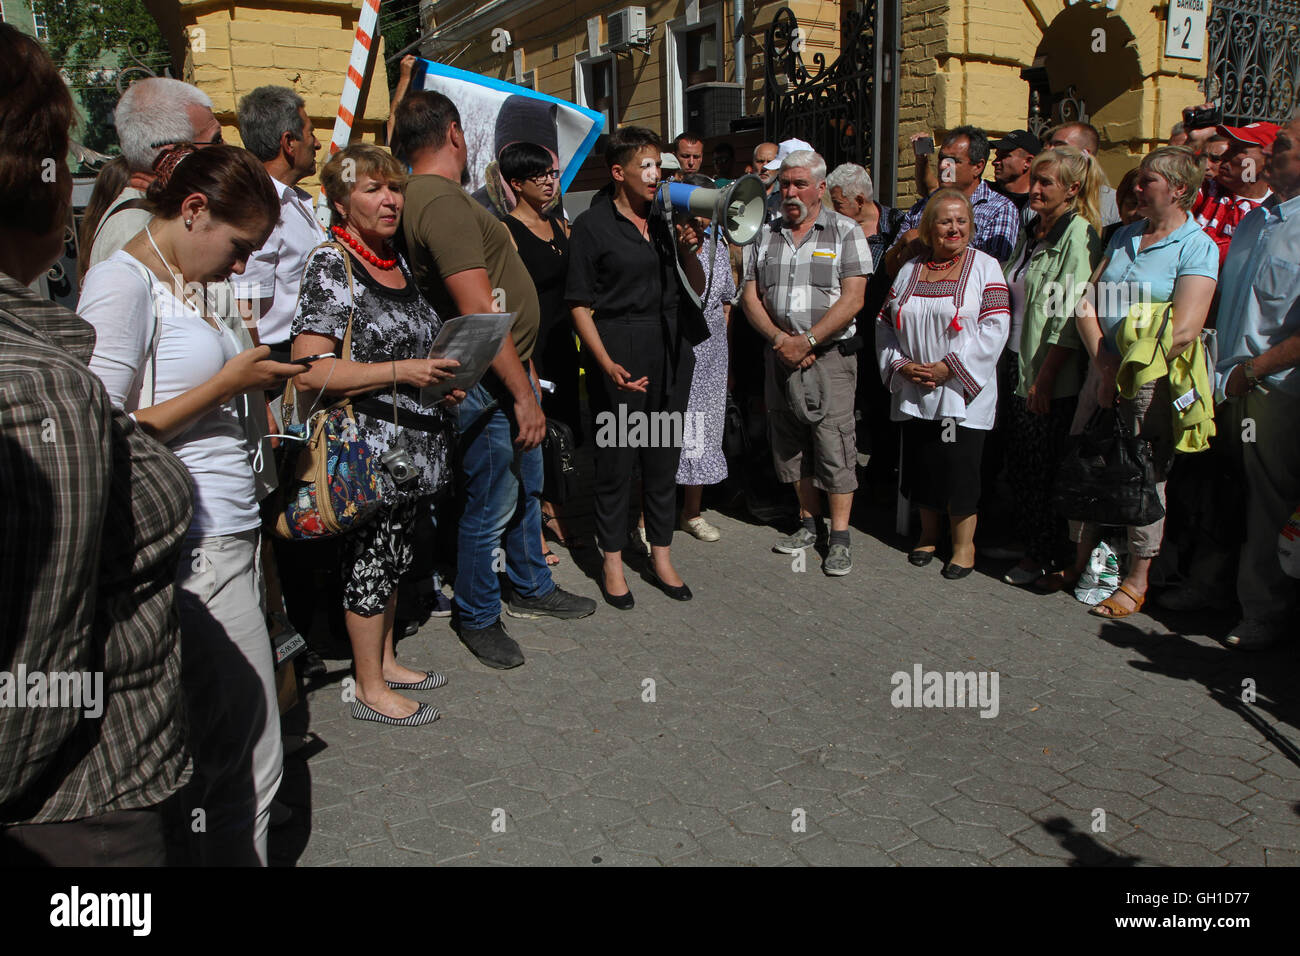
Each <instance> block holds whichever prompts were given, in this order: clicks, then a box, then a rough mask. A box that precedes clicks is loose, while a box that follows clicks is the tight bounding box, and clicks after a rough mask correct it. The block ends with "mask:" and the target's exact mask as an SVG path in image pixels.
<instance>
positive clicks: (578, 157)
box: [411, 59, 605, 194]
mask: <svg viewBox="0 0 1300 956" xmlns="http://www.w3.org/2000/svg"><path fill="white" fill-rule="evenodd" d="M411 87H412V89H417V90H437V91H438V92H439V93H442V94H444V95H446V96H447V97H449V98H450V99H451V101H452V102H453V103H455V104H456V109H457V110H458V111H459V112H460V120H461V127H462V128H463V129H464V130H465V138H466V146H467V148H468V151H469V163H468V173H469V180H470V181H469V183H468V185H467V188H468V189H469V190H470V191H471V192H474V193H480V194H481V193H483V192H484V187H485V185H486V182H487V174H488V167H489V166H490V165H491V166H493V172H495V165H494V164H495V163H496V160H497V157H498V156H499V155H500V153H501V150H502V149H504V148H505V147H506V146H509V145H510V144H511V143H519V142H532V143H537V144H538V145H540V146H544V147H546V148H547V149H549V150H550V151H551V153H552V154H553V155H554V156H555V163H556V168H557V169H559V170H560V190H559V191H560V192H561V193H562V192H564V191H565V190H566V189H568V187H569V184H570V183H571V182H573V177H574V176H576V175H577V173H578V169H579V167H581V166H582V163H583V160H585V159H586V158H587V155H588V154H589V153H590V152H591V149H592V147H593V146H595V144H596V138H597V137H598V136H599V135H600V132H601V129H602V127H603V126H604V122H605V118H604V116H603V115H602V114H600V113H597V112H595V111H594V110H589V109H587V108H586V107H583V106H578V105H577V104H575V103H569V102H566V101H565V100H561V99H557V98H556V97H554V96H547V95H546V94H545V93H538V92H536V91H535V90H530V89H528V88H527V87H523V86H517V85H515V84H514V83H507V82H506V81H505V80H496V79H492V78H491V77H487V76H480V75H479V74H477V73H470V72H468V71H466V70H458V69H456V68H455V67H451V66H445V65H443V64H441V63H434V62H432V61H430V60H423V59H422V60H420V61H418V63H417V64H416V67H415V70H414V72H413V73H412V75H411Z"/></svg>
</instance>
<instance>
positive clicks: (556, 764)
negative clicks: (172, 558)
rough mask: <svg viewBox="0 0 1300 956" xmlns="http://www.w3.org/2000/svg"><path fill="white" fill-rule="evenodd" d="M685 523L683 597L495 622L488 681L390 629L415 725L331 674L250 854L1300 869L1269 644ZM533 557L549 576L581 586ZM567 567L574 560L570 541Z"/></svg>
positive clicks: (880, 544)
mask: <svg viewBox="0 0 1300 956" xmlns="http://www.w3.org/2000/svg"><path fill="white" fill-rule="evenodd" d="M709 517H710V520H712V521H714V522H715V523H716V524H717V525H718V526H719V527H720V529H721V530H722V534H723V540H722V541H721V542H719V543H716V544H704V543H701V542H698V541H696V540H695V539H693V538H690V537H689V536H686V535H678V536H677V537H676V538H675V539H674V545H675V547H674V558H675V560H676V562H677V566H678V569H679V570H680V571H681V573H682V576H683V577H684V578H685V580H686V581H687V582H689V583H690V585H691V588H692V589H693V590H694V592H695V600H694V601H692V602H690V603H686V604H679V603H677V602H675V601H672V600H670V599H669V598H667V597H666V596H664V595H663V594H661V593H660V592H658V591H656V590H655V589H653V588H652V587H651V586H650V585H649V584H648V583H647V582H646V581H644V580H642V579H639V578H638V577H637V576H635V575H631V574H630V575H629V581H630V583H631V585H632V590H633V593H634V594H635V595H636V599H637V604H636V608H635V609H634V610H633V611H631V612H619V611H615V610H614V609H612V608H610V607H608V606H607V605H605V604H603V603H602V604H601V605H600V607H599V609H598V610H597V612H596V614H595V615H594V616H592V617H590V618H587V619H585V620H581V621H575V622H565V621H556V620H540V621H516V620H510V619H507V626H508V628H509V630H510V632H511V634H512V635H513V636H514V637H515V638H516V639H517V640H518V641H519V642H520V643H521V644H522V645H523V648H524V652H525V654H526V655H527V658H528V661H527V663H526V664H525V665H524V666H523V667H521V668H518V669H516V670H512V671H505V672H502V671H494V670H490V669H488V668H486V667H484V666H482V665H481V664H479V663H478V662H477V661H476V660H475V659H474V658H473V657H472V656H471V655H470V654H469V652H468V651H466V650H465V649H464V648H463V647H462V646H461V645H460V643H459V641H458V640H457V639H456V637H455V635H454V633H453V632H452V631H451V629H450V627H449V626H448V622H447V621H446V620H445V619H434V620H432V621H430V622H429V623H428V624H427V625H426V626H425V627H424V628H423V629H422V630H421V631H420V633H419V634H418V635H417V636H416V637H414V638H410V639H407V640H406V641H403V642H402V643H401V645H400V648H399V654H400V655H401V657H402V659H403V660H404V661H405V662H407V663H408V664H411V665H412V666H416V667H427V668H430V669H436V670H441V671H443V672H444V673H446V674H447V675H448V676H449V677H450V680H451V682H450V684H449V685H448V686H447V687H445V688H442V689H441V690H438V691H433V692H427V693H425V694H422V695H416V696H420V697H421V698H422V699H425V700H429V701H431V702H433V703H435V704H436V705H437V706H438V707H440V708H441V709H442V712H443V717H442V719H440V720H439V721H437V722H436V723H434V724H432V725H429V726H426V727H422V728H414V729H411V728H393V727H384V726H381V725H378V724H373V723H363V722H360V721H356V720H353V719H351V718H350V717H349V716H348V713H347V705H346V704H345V703H344V702H343V701H342V699H341V697H342V695H341V693H340V683H339V682H340V681H341V679H342V678H343V677H345V676H346V675H347V673H348V671H347V663H346V662H342V661H336V662H332V664H331V675H330V678H329V679H328V681H327V682H326V683H324V684H323V685H319V686H318V687H317V688H315V689H314V690H313V691H312V693H310V694H309V695H308V696H307V707H308V708H309V711H310V714H309V720H310V728H311V731H312V733H313V734H314V735H316V736H315V739H313V740H312V741H311V743H310V744H309V745H308V746H307V747H305V748H304V749H303V750H302V751H300V752H299V754H297V755H295V756H294V757H292V758H290V760H289V762H288V765H287V771H286V784H285V787H284V788H283V790H282V794H281V795H282V798H283V799H284V800H286V801H287V802H288V803H290V804H291V805H293V806H294V807H295V808H296V811H297V812H296V813H295V821H294V822H293V823H291V824H290V825H288V826H287V827H283V828H281V829H279V830H277V831H275V833H274V834H273V840H272V849H273V856H274V857H275V859H276V860H277V861H279V862H282V863H292V862H296V863H297V864H299V865H326V864H329V865H344V864H401V865H428V864H443V863H447V864H482V863H497V864H562V865H571V864H576V865H592V864H605V865H611V864H615V865H616V864H629V865H655V864H764V865H786V864H796V865H798V864H881V865H892V864H902V865H918V864H920V865H925V864H971V865H979V864H987V863H993V864H997V865H1037V864H1043V865H1091V864H1109V865H1117V866H1132V865H1154V866H1162V865H1189V864H1192V865H1214V866H1217V865H1225V864H1247V865H1264V864H1268V865H1283V866H1285V865H1292V866H1295V865H1297V864H1300V802H1298V801H1300V752H1297V749H1296V742H1297V741H1300V732H1298V731H1297V728H1298V727H1300V718H1298V716H1297V712H1296V709H1295V706H1294V699H1295V696H1296V693H1295V692H1296V689H1297V686H1300V681H1298V677H1300V666H1298V660H1297V653H1296V651H1295V650H1285V651H1276V652H1269V653H1265V654H1255V655H1246V654H1241V653H1238V652H1232V651H1228V650H1226V649H1224V648H1222V647H1221V646H1220V645H1219V644H1218V643H1217V642H1216V641H1215V640H1213V639H1211V637H1209V636H1205V635H1204V634H1202V633H1201V632H1202V631H1207V632H1208V633H1210V634H1215V633H1217V634H1222V633H1223V631H1224V630H1225V629H1226V627H1227V626H1228V625H1229V624H1231V623H1232V622H1231V621H1229V620H1226V619H1218V620H1215V619H1206V618H1204V617H1203V616H1197V615H1190V616H1189V615H1184V616H1181V617H1177V616H1170V617H1169V618H1168V619H1167V620H1166V622H1165V623H1158V622H1157V621H1155V620H1154V619H1152V618H1151V617H1149V616H1146V615H1145V614H1143V615H1139V616H1135V617H1133V618H1130V619H1129V620H1128V621H1122V622H1120V621H1117V622H1105V621H1102V620H1100V619H1097V618H1093V617H1089V616H1088V615H1087V614H1086V613H1085V609H1084V608H1083V606H1082V605H1080V604H1078V603H1076V602H1075V601H1074V600H1073V599H1072V598H1071V597H1069V596H1067V595H1061V594H1058V595H1053V596H1050V597H1043V596H1039V595H1036V594H1034V593H1032V592H1027V591H1023V590H1020V589H1017V588H1012V587H1010V586H1008V585H1005V584H1003V583H1001V582H1000V581H999V580H998V578H997V577H996V576H992V572H998V573H1000V572H1001V571H1002V570H1003V567H1002V565H1001V564H997V563H993V562H989V563H988V566H987V567H981V571H982V572H989V573H976V574H973V575H971V576H970V577H968V578H966V579H965V580H961V581H946V580H944V579H943V578H942V577H940V575H939V570H940V564H939V562H935V563H933V564H931V565H930V567H928V568H924V569H918V568H914V567H912V566H911V565H909V564H908V563H907V561H906V560H905V557H904V551H903V550H902V547H903V543H902V542H901V541H899V540H896V539H893V538H892V537H890V538H887V539H886V540H881V539H880V538H878V537H874V536H869V535H868V534H865V533H863V532H860V531H859V532H855V534H854V538H853V543H854V547H853V558H854V565H855V566H854V569H853V572H852V574H850V575H849V576H848V577H844V578H829V577H826V576H825V575H823V574H822V573H821V571H820V558H819V557H817V556H816V555H814V554H812V553H809V556H808V557H809V560H808V567H807V570H806V572H804V573H797V572H794V571H792V558H791V557H790V556H787V555H780V554H776V553H773V552H772V551H771V550H770V547H771V544H772V541H773V540H774V538H775V532H774V531H773V530H772V529H770V528H767V527H763V526H759V525H753V524H746V523H744V522H742V521H739V520H734V519H729V518H727V517H725V516H718V515H716V514H715V513H710V514H709ZM557 552H558V553H559V554H560V555H561V557H562V558H563V563H562V564H561V566H560V567H559V569H558V571H557V579H558V581H559V582H560V583H561V585H562V586H564V587H566V588H568V589H570V590H573V591H576V592H578V593H581V594H586V595H591V596H598V588H597V586H596V584H595V582H594V580H592V579H590V578H589V577H588V576H587V574H585V573H584V572H583V570H582V569H581V568H580V567H578V566H576V565H575V563H574V556H573V555H571V554H570V553H569V552H565V551H563V550H560V549H557ZM584 554H585V557H582V556H583V555H584ZM577 555H578V556H579V557H582V563H583V565H584V566H585V567H586V568H587V569H588V571H589V572H590V573H594V572H595V569H596V564H595V562H596V561H597V555H596V552H595V551H594V550H586V551H585V552H577ZM637 566H638V567H639V565H637ZM1130 622H1131V623H1130ZM1216 628H1217V631H1216V630H1215V629H1216ZM1180 632H1181V633H1182V634H1183V635H1185V636H1179V633H1180ZM918 666H919V667H920V668H921V670H922V671H940V672H948V671H955V672H966V671H974V672H981V671H987V672H996V674H997V677H998V684H997V691H998V698H997V713H996V715H995V716H987V717H982V716H981V711H980V709H979V707H978V706H975V707H920V708H917V707H895V706H892V704H891V696H892V695H893V694H894V692H895V685H894V683H893V681H892V677H893V675H894V674H895V673H896V672H903V673H905V674H907V675H908V676H909V677H910V676H911V675H912V674H913V671H914V668H916V667H918ZM1245 680H1251V681H1253V682H1254V691H1255V694H1256V695H1257V698H1256V699H1255V700H1254V702H1253V703H1250V704H1244V703H1243V702H1242V696H1243V695H1242V690H1243V681H1245ZM649 682H653V683H649ZM988 689H989V690H992V689H993V688H992V686H989V688H988ZM651 691H653V694H652V693H651ZM899 693H901V691H900V692H899ZM651 697H653V700H649V699H648V698H651ZM1283 701H1287V703H1283ZM992 709H993V708H991V707H987V708H985V709H984V710H985V712H991V711H992ZM308 820H310V824H309V825H308V822H307V821H308ZM1103 826H1104V828H1103Z"/></svg>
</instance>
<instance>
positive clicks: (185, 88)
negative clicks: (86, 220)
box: [83, 76, 221, 266]
mask: <svg viewBox="0 0 1300 956" xmlns="http://www.w3.org/2000/svg"><path fill="white" fill-rule="evenodd" d="M113 122H114V124H115V125H116V126H117V140H118V143H119V144H121V147H122V155H123V156H125V157H126V162H127V166H129V167H130V170H131V179H130V180H129V182H128V183H127V185H126V187H125V188H124V189H123V190H122V191H121V192H120V193H118V195H117V198H116V199H115V200H114V201H113V204H112V205H111V206H109V207H108V209H106V210H105V211H104V216H103V218H102V219H100V220H99V227H98V228H97V229H96V231H95V238H94V241H93V242H92V243H91V247H90V249H89V251H88V254H89V256H90V260H89V264H90V265H92V266H93V265H96V264H98V263H100V262H103V261H104V260H105V259H107V258H108V257H109V256H111V255H112V254H113V253H115V252H117V251H118V250H119V249H121V248H122V247H123V246H124V245H126V243H127V240H128V239H130V238H131V237H133V236H135V235H136V234H137V233H138V232H139V231H140V230H141V229H143V228H144V227H145V225H146V224H147V223H148V222H149V219H150V213H149V212H148V210H146V209H145V208H144V191H145V190H146V189H148V188H149V184H150V183H151V182H153V180H154V173H153V163H154V160H155V159H156V158H157V157H158V153H159V152H161V151H162V149H163V147H165V146H168V145H171V144H173V143H194V144H195V145H196V146H211V145H213V144H214V143H220V142H221V123H220V122H218V120H217V117H216V116H215V115H214V114H213V112H212V100H211V98H209V96H208V94H206V93H204V92H203V91H202V90H200V89H199V88H198V87H197V86H191V85H190V84H189V83H182V82H181V81H180V80H173V79H170V78H169V77H163V76H156V77H149V78H147V79H143V80H139V81H137V82H135V83H132V84H131V85H130V86H129V87H128V88H127V91H126V92H125V93H123V94H122V99H121V100H120V101H118V104H117V109H116V111H115V112H114V113H113ZM86 252H87V251H86V250H83V254H86Z"/></svg>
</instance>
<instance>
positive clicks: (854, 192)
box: [826, 163, 876, 202]
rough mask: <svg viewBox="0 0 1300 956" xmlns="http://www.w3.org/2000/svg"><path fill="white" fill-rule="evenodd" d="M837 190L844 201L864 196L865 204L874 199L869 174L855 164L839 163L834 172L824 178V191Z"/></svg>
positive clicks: (873, 189)
mask: <svg viewBox="0 0 1300 956" xmlns="http://www.w3.org/2000/svg"><path fill="white" fill-rule="evenodd" d="M835 188H838V189H839V191H840V192H841V193H843V195H844V198H845V199H852V198H853V197H854V196H864V197H866V200H867V202H871V201H872V200H874V199H875V198H876V192H875V188H874V187H873V186H872V185H871V174H870V173H869V172H867V171H866V170H865V169H863V168H862V167H861V166H859V165H858V164H857V163H841V164H840V165H838V166H836V167H835V171H834V172H832V173H831V174H830V175H829V176H827V177H826V191H827V192H830V191H831V190H832V189H835Z"/></svg>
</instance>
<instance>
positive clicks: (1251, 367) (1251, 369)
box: [1241, 358, 1259, 391]
mask: <svg viewBox="0 0 1300 956" xmlns="http://www.w3.org/2000/svg"><path fill="white" fill-rule="evenodd" d="M1241 371H1242V374H1244V375H1245V376H1246V384H1247V385H1248V386H1249V387H1250V389H1251V390H1252V391H1253V390H1254V389H1256V388H1258V387H1259V379H1258V378H1256V377H1255V360H1254V359H1253V358H1252V359H1246V362H1245V364H1244V365H1242V367H1241Z"/></svg>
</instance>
